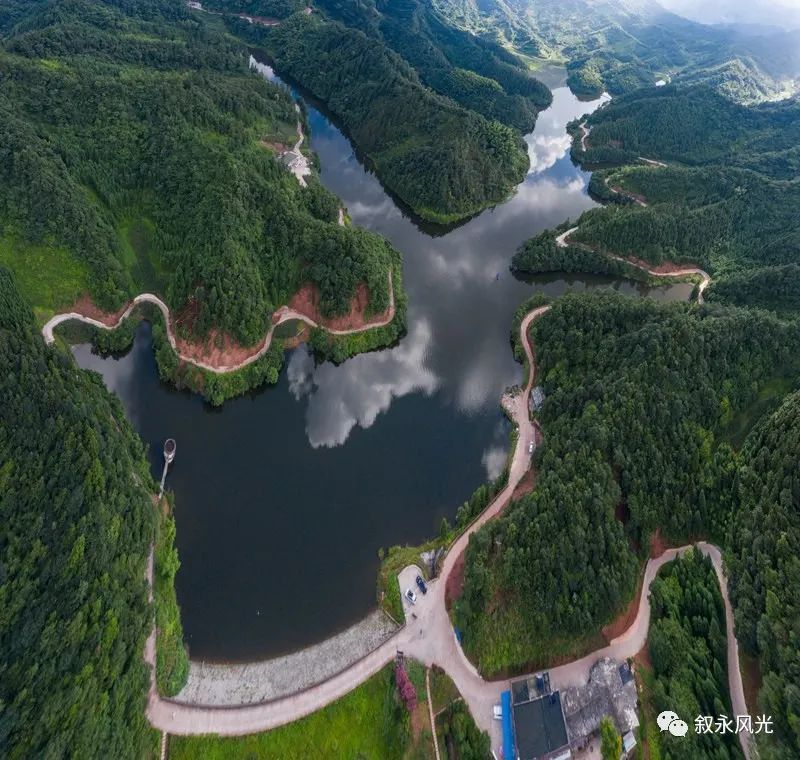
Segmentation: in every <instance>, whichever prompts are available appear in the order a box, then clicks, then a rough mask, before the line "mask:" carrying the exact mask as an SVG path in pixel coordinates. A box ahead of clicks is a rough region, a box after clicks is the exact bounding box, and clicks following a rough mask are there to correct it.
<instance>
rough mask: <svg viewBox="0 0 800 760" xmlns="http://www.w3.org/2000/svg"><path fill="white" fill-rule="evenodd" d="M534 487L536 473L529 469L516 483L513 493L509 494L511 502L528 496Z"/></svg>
mask: <svg viewBox="0 0 800 760" xmlns="http://www.w3.org/2000/svg"><path fill="white" fill-rule="evenodd" d="M535 487H536V471H535V470H534V469H533V467H531V469H530V470H528V471H527V472H526V473H525V474H524V475H523V476H522V480H520V481H519V483H517V487H516V488H515V489H514V493H512V494H511V501H516V500H517V499H521V498H522V497H523V496H525V494H529V493H530V492H531V491H533V489H534V488H535Z"/></svg>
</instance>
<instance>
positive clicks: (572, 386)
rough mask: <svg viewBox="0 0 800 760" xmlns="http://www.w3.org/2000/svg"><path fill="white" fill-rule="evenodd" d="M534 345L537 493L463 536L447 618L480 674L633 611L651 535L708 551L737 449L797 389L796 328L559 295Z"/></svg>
mask: <svg viewBox="0 0 800 760" xmlns="http://www.w3.org/2000/svg"><path fill="white" fill-rule="evenodd" d="M532 337H533V343H534V345H535V346H536V351H537V368H538V374H539V378H540V382H541V383H542V384H543V386H544V389H545V391H546V394H547V401H546V402H545V405H544V408H543V409H542V411H541V413H540V421H541V424H542V427H543V431H544V443H543V445H542V446H541V448H540V449H539V451H538V453H537V455H536V458H535V468H536V471H537V483H536V488H535V489H534V490H533V491H532V492H531V493H530V494H528V495H526V496H523V497H522V498H521V499H520V500H519V501H517V502H514V503H512V504H511V505H510V506H509V507H508V508H507V509H506V510H505V512H504V513H503V514H502V515H501V516H500V517H499V518H497V519H496V520H493V521H491V522H489V523H488V524H487V525H486V526H485V527H484V528H483V529H482V530H481V531H480V532H479V533H477V534H476V535H475V536H474V537H473V538H472V540H471V541H470V545H469V548H468V550H467V555H466V573H465V582H464V590H463V594H462V596H461V598H460V600H459V601H458V603H457V605H456V609H455V623H456V625H457V626H458V628H459V629H460V630H461V631H462V633H463V637H464V638H463V641H464V646H465V649H466V650H467V652H468V653H469V654H470V655H471V656H472V657H473V658H474V660H475V661H476V662H477V664H478V665H479V667H480V668H481V670H482V672H484V673H485V674H487V675H490V674H493V673H498V672H500V671H506V670H507V669H509V668H511V669H515V670H526V669H531V668H533V667H538V666H541V665H545V664H546V663H548V662H552V660H553V658H554V657H559V656H569V655H571V654H574V653H575V648H576V647H577V648H580V647H581V641H585V638H586V636H587V635H588V634H590V633H591V632H593V631H597V630H599V629H600V627H601V626H602V625H603V624H605V623H606V622H608V621H609V620H610V619H611V618H612V617H613V616H614V614H616V613H617V612H618V611H620V610H621V608H622V607H624V605H625V604H626V603H627V602H628V601H629V600H630V599H631V598H632V596H633V594H634V590H635V586H636V580H637V575H638V570H639V567H640V562H641V559H642V557H643V555H644V554H645V553H646V551H647V547H648V546H649V540H650V538H651V536H653V534H654V533H656V531H659V532H660V533H661V535H662V536H664V537H665V538H666V539H667V540H668V541H671V542H680V543H685V542H686V541H687V540H689V539H692V538H697V537H709V538H711V539H712V540H715V541H716V542H717V543H722V542H723V540H724V537H725V535H726V531H727V530H728V527H729V525H730V521H731V516H732V512H733V505H734V483H735V478H736V468H737V462H738V454H737V453H736V447H735V444H736V443H737V441H738V439H739V437H741V436H742V435H744V434H746V432H747V425H748V421H750V423H751V422H752V416H753V415H754V414H755V413H756V412H757V411H758V410H759V409H762V410H763V408H764V404H765V403H766V401H767V399H770V398H774V397H775V396H776V395H779V394H780V393H781V392H785V389H786V388H787V387H788V388H791V387H794V386H796V384H797V382H798V379H800V364H799V363H798V359H797V357H798V349H799V348H800V326H799V325H798V324H797V323H796V322H784V321H781V320H779V319H778V318H776V317H773V316H769V315H767V314H766V313H764V312H758V311H752V312H750V311H745V310H741V309H731V308H722V307H704V308H702V309H697V308H696V307H694V306H690V305H687V304H671V305H659V304H656V303H654V302H652V301H649V300H636V299H629V298H624V297H621V296H618V295H614V294H599V295H592V296H578V295H569V296H565V297H563V298H561V299H559V300H558V301H556V302H555V303H554V304H553V306H552V308H551V309H550V311H549V312H548V313H547V314H546V315H544V316H542V317H541V318H539V319H538V320H536V321H535V322H534V323H533V328H532ZM743 429H744V430H743ZM732 444H734V445H732ZM795 508H796V502H795ZM586 643H587V644H591V641H589V642H586ZM589 648H592V647H591V646H589Z"/></svg>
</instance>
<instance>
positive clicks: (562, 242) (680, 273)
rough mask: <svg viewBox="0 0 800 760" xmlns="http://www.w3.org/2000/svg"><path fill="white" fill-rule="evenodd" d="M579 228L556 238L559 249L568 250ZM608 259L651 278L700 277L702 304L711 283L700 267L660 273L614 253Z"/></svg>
mask: <svg viewBox="0 0 800 760" xmlns="http://www.w3.org/2000/svg"><path fill="white" fill-rule="evenodd" d="M577 231H578V228H577V227H570V228H569V229H568V230H567V231H566V232H562V233H561V234H560V235H559V236H558V237H556V245H557V246H558V247H559V248H566V247H567V246H569V244H570V243H569V236H570V235H571V234H572V233H573V232H577ZM580 245H583V246H586V248H590V249H591V250H593V251H596V250H597V249H596V248H592V247H591V246H589V245H587V244H586V243H581V244H580ZM606 256H608V258H610V259H613V260H614V261H621V262H622V263H624V264H630V265H631V266H632V267H636V268H637V269H641V270H642V271H643V272H647V274H649V275H650V276H651V277H685V276H686V275H699V276H700V284H699V285H698V288H697V303H699V304H702V303H703V302H704V300H703V291H705V289H706V288H707V287H708V286H709V284H710V283H711V275H709V273H708V272H706V271H705V270H703V269H700V268H699V267H685V268H684V269H676V270H675V271H674V272H659V271H657V270H655V269H650V268H649V267H648V266H647V265H645V264H643V263H642V264H640V263H639V262H637V261H631V260H630V259H626V258H625V257H624V256H617V255H616V254H613V253H608V254H606Z"/></svg>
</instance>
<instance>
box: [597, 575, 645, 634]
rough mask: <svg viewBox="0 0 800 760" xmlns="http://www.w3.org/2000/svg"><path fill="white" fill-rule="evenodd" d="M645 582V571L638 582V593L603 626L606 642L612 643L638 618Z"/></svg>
mask: <svg viewBox="0 0 800 760" xmlns="http://www.w3.org/2000/svg"><path fill="white" fill-rule="evenodd" d="M643 582H644V573H642V574H641V575H640V576H639V582H638V583H637V584H636V593H635V594H634V595H633V599H631V600H630V602H628V605H627V606H626V607H625V609H624V610H623V611H622V612H621V613H620V614H619V615H617V617H616V618H614V620H612V621H611V622H610V623H609V624H608V625H606V626H604V627H603V630H602V634H603V638H604V639H605V640H606V644H610V643H611V642H612V641H613V640H614V639H616V638H617V636H621V635H622V634H623V633H625V631H627V630H628V628H630V627H631V626H632V625H633V623H634V621H635V620H636V613H637V612H638V610H639V597H640V596H641V594H642V583H643Z"/></svg>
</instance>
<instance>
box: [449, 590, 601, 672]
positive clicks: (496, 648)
mask: <svg viewBox="0 0 800 760" xmlns="http://www.w3.org/2000/svg"><path fill="white" fill-rule="evenodd" d="M498 611H499V613H500V614H497V612H496V613H495V614H494V615H492V616H489V615H486V616H484V618H483V623H482V627H483V630H482V631H480V632H479V635H477V636H475V637H467V638H466V639H465V647H464V649H465V652H466V654H467V657H469V659H470V660H471V661H472V662H473V663H475V664H476V665H477V666H478V670H479V671H480V672H481V674H482V675H483V677H484V678H487V679H490V680H491V679H495V678H499V677H503V676H511V675H515V674H519V673H528V672H530V671H532V670H536V669H537V668H542V667H553V666H555V665H558V664H560V663H563V662H571V661H572V660H575V659H577V658H579V657H583V656H584V655H585V654H588V653H589V652H593V651H594V650H595V649H599V648H601V647H603V646H604V645H605V640H604V639H603V636H602V634H601V632H600V631H599V630H597V631H592V632H590V633H589V634H587V635H585V636H581V637H576V638H561V637H555V638H554V637H551V636H548V637H542V636H541V634H537V633H535V632H534V631H533V630H532V629H531V628H530V627H529V626H527V625H526V624H525V623H524V622H523V619H522V616H521V615H520V614H519V611H518V610H517V608H516V607H515V606H514V605H513V604H509V605H507V606H503V607H500V608H499V610H498ZM470 641H478V642H480V646H479V647H478V648H475V647H471V646H469V643H470Z"/></svg>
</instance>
